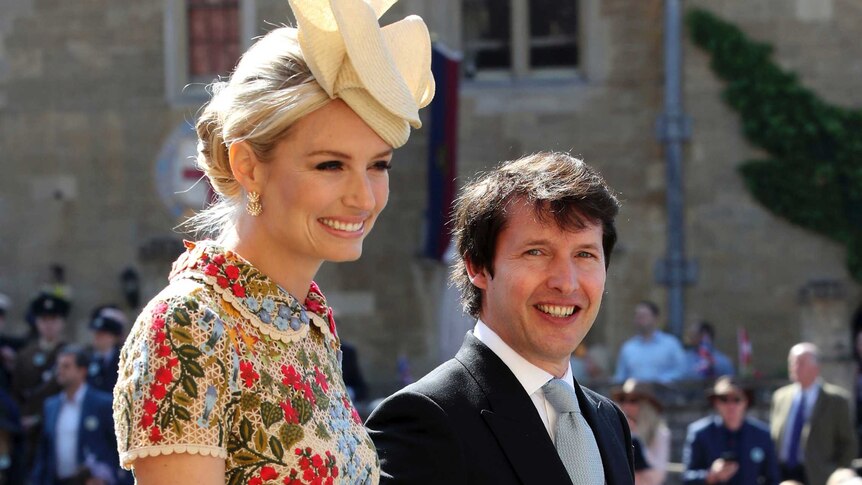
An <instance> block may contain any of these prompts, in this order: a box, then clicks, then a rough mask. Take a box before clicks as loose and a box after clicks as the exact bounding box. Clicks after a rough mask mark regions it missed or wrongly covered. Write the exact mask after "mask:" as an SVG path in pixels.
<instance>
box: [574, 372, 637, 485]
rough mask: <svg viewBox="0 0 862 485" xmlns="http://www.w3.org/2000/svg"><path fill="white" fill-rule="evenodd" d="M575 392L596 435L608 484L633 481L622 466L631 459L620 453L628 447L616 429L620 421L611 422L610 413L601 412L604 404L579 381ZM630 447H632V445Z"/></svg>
mask: <svg viewBox="0 0 862 485" xmlns="http://www.w3.org/2000/svg"><path fill="white" fill-rule="evenodd" d="M575 393H577V395H578V404H579V406H580V408H581V414H583V415H584V419H586V420H587V424H589V425H590V428H592V430H593V434H594V435H595V436H596V444H598V446H599V453H601V455H602V466H603V467H604V470H605V482H606V483H607V484H608V485H616V484H624V483H632V481H631V476H630V475H629V474H628V468H627V467H623V466H622V465H627V464H628V463H630V461H629V458H628V457H627V456H625V455H623V454H620V450H626V449H628V448H627V447H626V444H624V443H623V442H622V441H621V440H620V436H619V433H617V432H616V431H615V430H616V429H617V427H618V423H617V424H615V423H613V422H611V421H610V420H609V418H608V413H604V412H600V410H601V407H602V406H604V404H603V403H602V402H601V401H597V400H593V399H592V398H591V397H590V396H587V395H586V394H585V393H584V390H583V389H581V386H580V385H579V384H578V383H577V382H575ZM613 415H614V416H616V411H614V412H613ZM628 447H629V448H631V445H628ZM621 470H626V474H625V475H622V474H621Z"/></svg>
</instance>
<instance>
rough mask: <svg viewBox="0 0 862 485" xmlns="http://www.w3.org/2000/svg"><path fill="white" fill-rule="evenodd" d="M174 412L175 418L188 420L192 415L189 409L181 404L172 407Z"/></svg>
mask: <svg viewBox="0 0 862 485" xmlns="http://www.w3.org/2000/svg"><path fill="white" fill-rule="evenodd" d="M174 413H176V415H177V418H179V419H182V420H183V421H189V420H190V419H192V415H191V413H190V412H189V410H188V409H187V408H185V407H183V406H176V407H174Z"/></svg>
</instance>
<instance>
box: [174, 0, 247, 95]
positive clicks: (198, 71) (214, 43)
mask: <svg viewBox="0 0 862 485" xmlns="http://www.w3.org/2000/svg"><path fill="white" fill-rule="evenodd" d="M187 5H188V6H187V10H186V13H187V18H188V51H189V66H188V69H189V77H190V78H192V79H193V80H197V81H203V82H208V81H211V80H212V79H214V78H215V77H216V76H219V75H222V76H224V75H227V74H230V72H231V70H232V69H233V67H234V65H236V61H237V60H238V59H239V54H240V52H239V45H240V42H239V38H240V36H239V0H188V4H187Z"/></svg>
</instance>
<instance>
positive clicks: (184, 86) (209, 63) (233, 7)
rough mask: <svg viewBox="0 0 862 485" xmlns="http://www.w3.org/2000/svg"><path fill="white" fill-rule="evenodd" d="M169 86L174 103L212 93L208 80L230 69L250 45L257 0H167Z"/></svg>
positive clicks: (198, 100) (190, 102)
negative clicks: (209, 90) (208, 88)
mask: <svg viewBox="0 0 862 485" xmlns="http://www.w3.org/2000/svg"><path fill="white" fill-rule="evenodd" d="M165 5H166V7H165V63H166V66H165V88H166V93H167V98H168V100H169V101H170V102H171V104H175V105H194V104H200V103H201V102H202V101H204V100H206V99H207V93H206V89H205V88H206V85H207V84H209V83H211V82H212V81H213V80H214V79H216V78H217V77H219V76H227V75H228V74H230V73H231V71H232V70H233V68H234V66H235V65H236V63H237V61H238V60H239V57H240V55H241V54H242V52H243V51H245V50H246V49H247V48H248V47H250V46H251V39H252V37H253V36H254V35H255V34H256V30H255V10H256V7H255V0H166V1H165Z"/></svg>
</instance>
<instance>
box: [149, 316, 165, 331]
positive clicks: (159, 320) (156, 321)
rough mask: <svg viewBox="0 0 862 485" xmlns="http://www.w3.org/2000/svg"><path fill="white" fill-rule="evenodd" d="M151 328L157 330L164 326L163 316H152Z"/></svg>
mask: <svg viewBox="0 0 862 485" xmlns="http://www.w3.org/2000/svg"><path fill="white" fill-rule="evenodd" d="M152 328H153V330H156V331H159V330H162V329H163V328H165V318H164V317H155V318H153V326H152Z"/></svg>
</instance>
